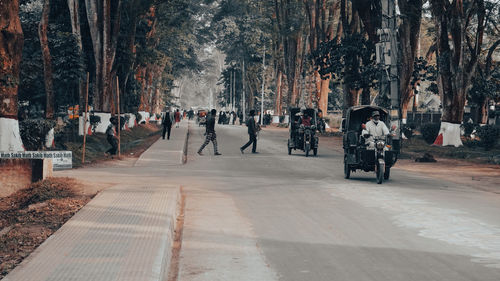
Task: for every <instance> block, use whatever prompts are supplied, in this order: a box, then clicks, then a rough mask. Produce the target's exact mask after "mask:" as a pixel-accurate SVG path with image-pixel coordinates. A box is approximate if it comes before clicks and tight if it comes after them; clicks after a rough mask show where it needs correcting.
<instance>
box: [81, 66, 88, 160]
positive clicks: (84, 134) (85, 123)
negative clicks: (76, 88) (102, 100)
mask: <svg viewBox="0 0 500 281" xmlns="http://www.w3.org/2000/svg"><path fill="white" fill-rule="evenodd" d="M88 108H89V73H88V72H87V85H86V86H85V116H84V117H83V149H82V164H85V144H86V143H87V117H88Z"/></svg>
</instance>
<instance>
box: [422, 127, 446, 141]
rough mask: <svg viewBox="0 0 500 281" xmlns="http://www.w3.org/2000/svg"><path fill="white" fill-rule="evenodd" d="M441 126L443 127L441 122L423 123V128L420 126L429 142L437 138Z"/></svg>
mask: <svg viewBox="0 0 500 281" xmlns="http://www.w3.org/2000/svg"><path fill="white" fill-rule="evenodd" d="M440 128H441V124H439V123H437V124H432V123H428V124H425V125H423V126H422V128H420V133H421V134H422V137H423V138H424V140H425V141H426V142H427V143H428V144H431V143H433V142H434V141H435V140H436V138H437V136H438V134H439V129H440Z"/></svg>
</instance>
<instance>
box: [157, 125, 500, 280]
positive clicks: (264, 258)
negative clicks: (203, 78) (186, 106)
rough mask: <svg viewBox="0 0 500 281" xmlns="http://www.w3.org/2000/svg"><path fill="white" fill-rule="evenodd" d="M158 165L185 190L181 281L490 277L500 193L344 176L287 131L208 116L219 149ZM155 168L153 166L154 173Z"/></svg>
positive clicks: (334, 154) (496, 251)
mask: <svg viewBox="0 0 500 281" xmlns="http://www.w3.org/2000/svg"><path fill="white" fill-rule="evenodd" d="M202 132H203V129H200V128H198V127H196V126H192V127H191V137H190V142H189V159H188V162H187V164H186V165H184V166H182V167H178V168H175V169H167V170H165V171H164V172H165V174H166V175H167V177H169V178H172V179H173V180H175V181H178V182H179V183H181V184H182V185H183V187H184V192H185V194H186V209H185V223H184V232H183V242H182V250H181V257H180V269H179V280H183V281H190V280H207V281H211V280H346V281H352V280H357V281H363V280H383V281H389V280H394V281H404V280H426V281H429V280H439V281H445V280H450V281H460V280H463V281H471V280H492V281H493V280H495V281H498V280H500V215H499V214H500V196H499V195H497V194H494V193H488V192H483V191H478V190H475V189H471V188H470V187H466V186H460V185H457V184H453V183H450V182H445V181H442V180H435V179H431V178H426V177H423V176H422V175H417V174H409V173H408V172H404V171H398V170H397V169H394V170H393V171H392V175H391V179H390V180H389V181H387V182H385V183H384V184H382V185H377V184H376V182H375V176H374V174H372V173H364V172H358V173H355V174H353V176H352V179H350V180H346V179H344V178H343V165H342V157H343V156H342V155H341V154H339V153H338V151H335V150H332V149H328V148H326V146H325V147H321V144H320V149H319V156H318V157H309V158H306V157H305V156H304V153H303V152H299V151H296V152H295V153H293V155H291V156H289V155H287V150H286V139H287V132H286V131H280V130H267V131H264V132H262V134H261V136H260V139H259V142H258V151H259V152H260V153H259V154H250V153H249V152H250V150H249V149H248V150H247V153H246V154H244V155H241V154H240V152H239V149H238V148H239V146H241V145H242V144H243V143H245V141H246V140H247V138H248V137H247V135H246V129H245V128H242V127H238V126H217V133H218V142H219V148H220V152H221V153H222V156H213V149H212V146H211V145H209V146H207V149H205V152H204V154H205V155H204V156H198V155H196V154H195V153H194V152H196V150H197V149H198V147H199V145H200V144H201V143H202V140H203V136H202ZM158 172H159V171H158Z"/></svg>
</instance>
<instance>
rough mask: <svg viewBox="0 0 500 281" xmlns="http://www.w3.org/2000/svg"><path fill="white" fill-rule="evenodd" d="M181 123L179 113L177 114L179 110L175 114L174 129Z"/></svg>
mask: <svg viewBox="0 0 500 281" xmlns="http://www.w3.org/2000/svg"><path fill="white" fill-rule="evenodd" d="M180 122H181V113H180V112H179V109H177V111H176V112H175V127H176V128H179V123H180Z"/></svg>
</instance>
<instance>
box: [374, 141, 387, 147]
mask: <svg viewBox="0 0 500 281" xmlns="http://www.w3.org/2000/svg"><path fill="white" fill-rule="evenodd" d="M376 146H377V149H383V148H384V147H385V143H384V142H383V141H379V142H377V144H376Z"/></svg>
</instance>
